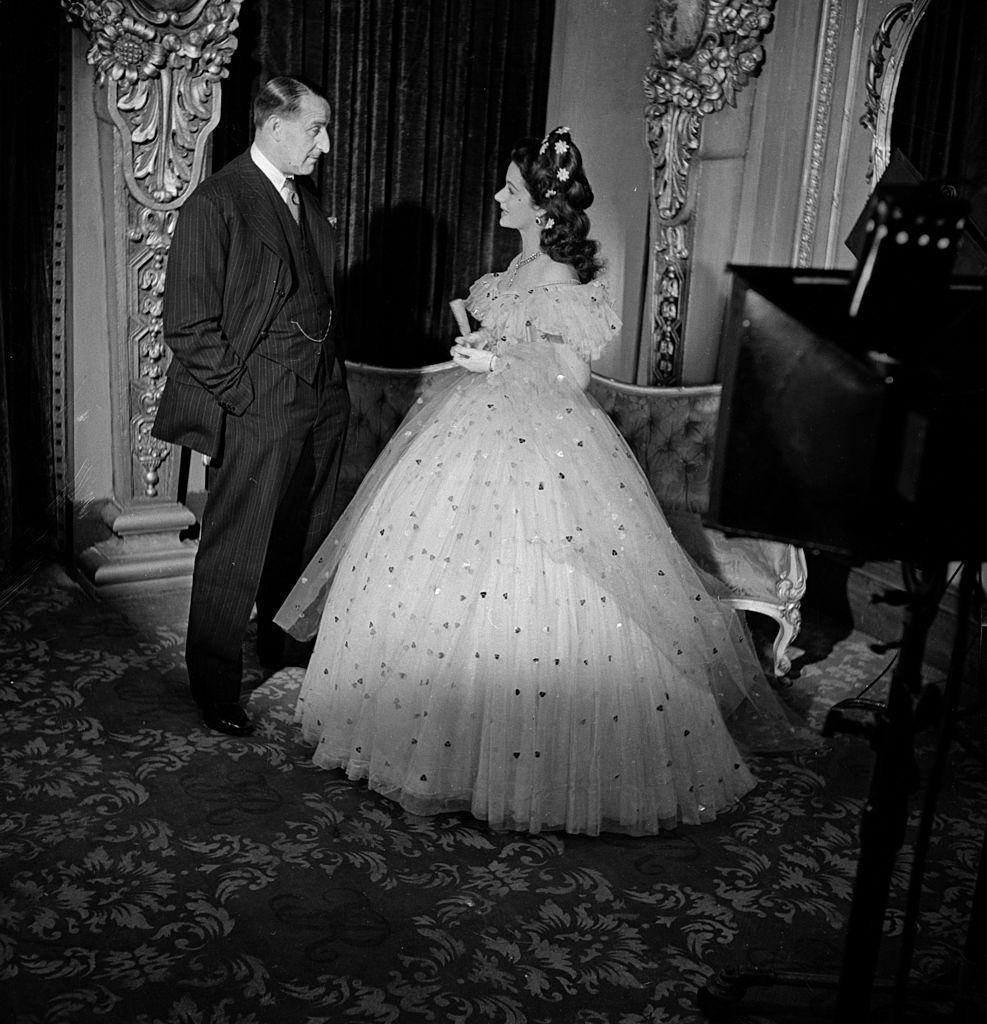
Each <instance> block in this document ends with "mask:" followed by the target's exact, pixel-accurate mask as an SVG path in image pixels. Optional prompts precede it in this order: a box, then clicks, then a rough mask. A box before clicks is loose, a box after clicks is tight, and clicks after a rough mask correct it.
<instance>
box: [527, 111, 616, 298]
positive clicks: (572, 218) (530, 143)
mask: <svg viewBox="0 0 987 1024" xmlns="http://www.w3.org/2000/svg"><path fill="white" fill-rule="evenodd" d="M511 160H512V161H513V162H514V163H515V164H517V166H518V168H519V170H520V171H521V177H522V178H524V183H525V185H526V186H527V188H528V192H529V193H530V194H531V198H532V201H533V202H534V204H535V206H538V207H540V208H541V209H542V210H544V211H545V216H544V223H543V225H542V230H541V246H542V249H543V250H544V251H545V252H546V253H547V254H548V255H549V256H551V257H552V259H553V260H558V261H559V262H560V263H568V264H569V265H570V266H572V267H573V268H574V269H575V271H576V273H577V274H578V275H579V282H580V284H586V282H587V281H592V280H593V278H594V277H596V275H597V274H598V273H599V272H600V270H601V269H602V267H603V264H602V262H601V261H600V259H599V257H598V256H597V252H598V250H599V243H598V242H595V241H593V240H592V239H591V238H589V237H587V236H588V235H589V217H587V216H586V213H585V212H584V211H585V210H587V209H588V208H589V206H590V205H592V202H593V190H592V189H591V188H590V184H589V182H588V181H587V180H586V172H585V171H584V170H583V158H582V155H581V154H580V152H579V150H578V149H577V147H576V144H575V143H574V142H573V141H572V136H571V135H570V134H569V129H568V128H553V129H552V130H551V131H550V132H549V133H548V135H546V136H545V138H544V139H542V140H541V141H539V140H538V139H521V141H520V142H518V143H517V145H515V147H514V150H513V152H512V153H511Z"/></svg>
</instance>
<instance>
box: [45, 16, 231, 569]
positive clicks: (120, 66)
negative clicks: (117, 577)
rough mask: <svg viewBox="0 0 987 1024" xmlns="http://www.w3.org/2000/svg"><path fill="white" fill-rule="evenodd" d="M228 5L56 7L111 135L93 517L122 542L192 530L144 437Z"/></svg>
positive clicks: (162, 364) (157, 387) (211, 113)
mask: <svg viewBox="0 0 987 1024" xmlns="http://www.w3.org/2000/svg"><path fill="white" fill-rule="evenodd" d="M240 2H241V0H61V3H62V7H63V8H64V9H65V11H66V13H67V15H68V17H69V19H70V20H71V21H73V22H75V23H76V24H78V25H80V26H81V28H82V29H83V30H84V31H85V32H86V35H87V36H88V38H89V41H90V47H89V51H88V53H87V59H88V62H89V63H90V64H91V65H93V67H94V68H95V76H96V82H97V86H98V91H99V93H100V96H101V98H102V99H105V103H106V112H107V115H108V117H109V120H110V122H111V124H112V126H113V145H112V160H111V161H109V162H110V163H112V168H111V169H110V170H107V169H104V171H103V180H102V187H103V192H104V195H105V196H106V197H108V200H109V201H108V202H107V203H106V206H107V209H108V210H112V213H108V214H107V217H106V223H107V230H108V233H109V234H110V235H111V236H112V237H108V239H107V248H108V250H109V251H111V252H114V253H115V261H116V265H115V267H113V268H111V270H110V272H109V276H110V277H111V279H112V281H113V287H114V288H115V292H116V309H117V313H116V315H117V316H118V317H119V318H120V319H121V321H122V322H120V323H119V324H117V331H116V340H115V341H111V347H113V348H115V349H116V351H113V352H111V356H110V366H111V375H113V376H114V378H115V379H114V380H113V381H112V386H111V395H112V396H114V408H113V413H112V414H113V428H114V429H113V433H114V437H113V445H114V450H113V476H114V481H113V490H114V495H113V506H112V507H110V508H109V509H108V511H107V512H106V513H104V517H105V518H106V520H107V522H108V523H109V525H110V527H111V529H112V530H113V531H114V533H115V534H116V535H117V536H118V537H122V538H134V537H137V536H140V535H149V536H150V535H161V534H166V533H169V532H173V533H175V534H176V538H177V533H178V531H179V530H181V529H182V528H184V527H187V526H188V525H190V523H191V522H194V517H193V516H192V515H191V513H190V512H189V511H188V510H187V509H185V508H184V507H182V506H180V505H178V504H177V502H176V500H175V498H176V494H177V486H178V472H179V467H178V466H176V465H174V463H175V461H176V460H175V457H174V455H173V454H172V452H173V451H177V449H172V447H171V446H170V445H167V444H163V443H162V442H160V441H157V440H156V439H154V438H152V437H151V433H150V431H151V427H152V425H153V423H154V416H155V413H156V411H157V407H158V402H159V400H160V396H161V391H162V389H163V386H164V374H165V370H166V368H167V361H168V354H167V349H166V347H165V345H164V341H163V337H162V305H163V296H164V282H165V274H166V270H167V259H168V249H169V246H170V243H171V238H172V233H173V231H174V227H175V219H176V216H177V212H178V210H179V208H180V207H181V205H182V203H183V202H184V201H185V198H186V197H187V195H188V194H189V192H190V191H191V190H192V188H194V186H195V185H196V184H198V182H199V181H200V180H201V178H202V176H203V172H204V170H205V163H206V158H207V152H208V149H207V143H208V139H209V135H210V134H211V132H212V130H213V129H214V128H215V126H216V124H217V123H218V120H219V115H220V82H221V80H222V78H224V77H225V76H226V74H227V70H226V65H227V64H228V62H229V60H230V57H231V56H232V54H233V51H234V50H235V48H236V39H235V36H234V33H235V31H236V29H237V17H238V14H239V10H240ZM112 299H113V296H112V295H111V296H110V301H111V302H112ZM176 542H177V541H176ZM151 546H157V547H160V541H157V542H155V544H154V545H151ZM102 554H105V552H104V553H102ZM102 554H100V555H99V557H96V558H95V561H96V562H99V561H100V559H101V558H102ZM116 554H117V553H114V557H116ZM127 557H128V558H130V557H135V558H137V559H138V560H139V559H140V557H141V556H140V555H139V554H135V553H134V552H130V553H128V555H127ZM169 559H171V561H174V558H173V557H172V556H161V557H160V558H159V560H161V561H163V562H168V561H169ZM179 561H180V562H183V563H184V562H185V561H187V557H185V556H183V557H182V558H181V559H179ZM161 571H162V572H165V573H167V572H171V571H172V569H171V568H167V567H165V568H162V570H161ZM124 574H126V573H124Z"/></svg>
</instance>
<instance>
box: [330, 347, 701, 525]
mask: <svg viewBox="0 0 987 1024" xmlns="http://www.w3.org/2000/svg"><path fill="white" fill-rule="evenodd" d="M465 372H466V371H464V370H461V369H460V368H459V367H458V366H456V364H455V363H453V362H447V363H435V364H433V365H431V366H421V367H411V368H408V369H391V368H387V367H381V366H370V365H369V364H367V363H350V362H347V364H346V379H347V384H348V385H349V391H350V398H351V400H352V411H351V413H350V426H349V435H348V436H347V439H346V450H345V454H344V456H343V464H342V468H341V470H340V480H339V494H338V499H337V507H338V508H339V509H342V508H343V507H345V505H346V503H347V502H348V501H349V500H350V498H351V497H352V496H353V493H354V492H355V491H356V489H357V487H358V486H359V485H360V481H361V480H362V479H363V478H364V476H365V475H366V474H367V471H368V470H369V469H370V467H371V466H372V465H373V463H374V460H375V459H376V458H377V456H378V455H379V454H380V452H381V451H382V450H383V448H384V446H385V445H386V444H387V442H388V441H389V440H390V438H391V435H392V434H393V433H394V432H395V430H397V428H398V424H399V423H400V422H401V420H402V419H403V418H404V416H405V414H406V413H407V411H408V410H409V409H410V408H411V406H412V405H413V404H414V403H415V401H416V400H417V399H418V398H419V397H425V396H427V395H428V394H429V393H430V392H431V391H433V390H434V389H435V388H436V387H439V386H442V385H444V384H446V383H448V382H449V381H450V380H451V379H452V378H453V377H455V376H457V375H459V374H462V373H465ZM589 392H590V394H591V395H592V396H593V397H594V398H595V399H596V401H597V402H599V404H600V405H601V406H602V408H603V410H604V412H606V413H607V414H608V415H609V416H610V418H611V419H612V420H613V421H614V423H615V424H616V426H617V429H618V430H619V431H620V432H621V433H622V434H623V435H624V437H625V438H626V439H627V443H628V444H629V445H630V447H631V450H632V451H633V452H634V454H635V456H637V459H638V461H639V462H640V463H641V466H642V468H643V469H644V472H645V474H646V475H647V477H648V479H649V480H650V481H651V486H652V487H653V488H654V490H655V493H656V494H657V496H658V500H659V502H660V503H661V505H662V508H664V509H665V510H666V511H668V512H694V513H697V514H700V515H701V514H702V513H704V512H705V511H706V509H707V507H708V504H709V480H710V459H711V458H712V453H713V441H714V434H715V431H716V416H717V413H718V411H719V407H720V385H719V384H709V385H704V386H700V387H683V388H650V387H640V386H637V385H634V384H624V383H621V382H620V381H615V380H612V379H611V378H609V377H601V376H600V375H599V374H593V378H592V381H591V382H590V386H589Z"/></svg>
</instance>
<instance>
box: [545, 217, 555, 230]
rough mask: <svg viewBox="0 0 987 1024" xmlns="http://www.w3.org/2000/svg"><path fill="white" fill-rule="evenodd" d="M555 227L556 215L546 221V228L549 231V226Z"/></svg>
mask: <svg viewBox="0 0 987 1024" xmlns="http://www.w3.org/2000/svg"><path fill="white" fill-rule="evenodd" d="M554 227H555V218H554V217H549V218H548V220H547V221H545V230H546V231H548V229H549V228H554Z"/></svg>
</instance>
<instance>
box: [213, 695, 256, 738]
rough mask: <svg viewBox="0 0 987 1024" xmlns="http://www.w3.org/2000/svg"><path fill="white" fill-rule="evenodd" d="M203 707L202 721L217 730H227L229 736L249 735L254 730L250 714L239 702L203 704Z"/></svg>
mask: <svg viewBox="0 0 987 1024" xmlns="http://www.w3.org/2000/svg"><path fill="white" fill-rule="evenodd" d="M201 708H202V721H203V722H205V724H206V725H207V726H209V728H210V729H215V730H216V732H225V733H226V734H227V735H228V736H249V735H250V734H251V733H252V732H253V731H254V723H253V722H252V721H251V720H250V715H248V714H247V712H246V711H244V710H243V708H242V707H240V705H239V704H235V703H232V702H230V703H228V704H226V703H224V704H203V705H201Z"/></svg>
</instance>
